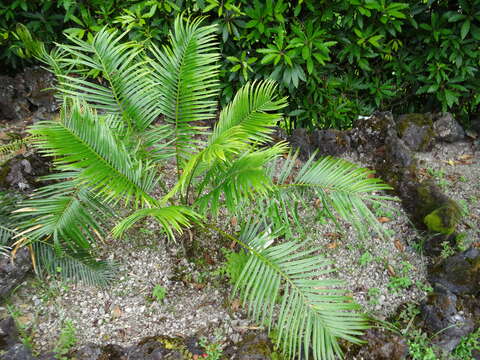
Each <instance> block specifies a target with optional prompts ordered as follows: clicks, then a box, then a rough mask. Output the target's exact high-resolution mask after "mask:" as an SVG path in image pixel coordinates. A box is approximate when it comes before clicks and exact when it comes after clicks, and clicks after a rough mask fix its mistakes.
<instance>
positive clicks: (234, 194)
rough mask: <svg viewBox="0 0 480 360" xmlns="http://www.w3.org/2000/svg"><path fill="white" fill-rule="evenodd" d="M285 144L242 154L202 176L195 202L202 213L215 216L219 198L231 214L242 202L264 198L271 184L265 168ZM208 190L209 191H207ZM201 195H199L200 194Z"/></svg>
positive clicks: (283, 150)
mask: <svg viewBox="0 0 480 360" xmlns="http://www.w3.org/2000/svg"><path fill="white" fill-rule="evenodd" d="M287 148H288V147H287V145H286V144H285V143H278V144H275V145H274V146H272V147H270V148H267V149H265V150H257V151H252V152H245V153H244V154H242V155H241V156H240V157H239V158H237V159H235V160H233V161H231V162H223V163H218V164H217V166H216V167H215V168H212V169H211V170H210V171H209V172H208V173H206V174H205V176H204V180H203V183H202V184H199V185H198V190H197V191H198V192H199V195H200V196H199V197H198V199H197V200H196V202H195V205H196V206H199V208H200V209H202V211H206V209H207V208H208V209H209V210H208V211H209V212H211V213H212V214H214V215H215V214H216V213H217V211H218V208H219V205H220V203H221V199H222V195H223V198H224V201H225V204H226V206H227V208H228V209H229V210H230V211H234V209H235V208H236V207H237V205H238V204H239V203H241V202H242V200H244V199H253V198H254V197H255V196H262V195H267V194H268V192H269V190H272V189H273V183H272V182H271V179H270V177H269V176H268V172H267V164H268V163H269V162H271V161H273V160H274V159H275V158H277V157H278V156H280V155H281V154H283V153H284V152H285V151H286V150H287ZM207 186H208V187H207ZM202 191H204V192H205V193H204V194H203V195H202V194H201V193H200V192H202Z"/></svg>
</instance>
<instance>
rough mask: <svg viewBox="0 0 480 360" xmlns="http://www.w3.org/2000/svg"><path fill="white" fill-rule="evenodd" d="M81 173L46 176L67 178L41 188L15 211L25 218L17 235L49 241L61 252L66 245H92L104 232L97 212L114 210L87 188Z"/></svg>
mask: <svg viewBox="0 0 480 360" xmlns="http://www.w3.org/2000/svg"><path fill="white" fill-rule="evenodd" d="M77 177H78V173H75V172H70V173H61V174H54V175H51V176H48V177H45V179H48V180H63V182H55V183H53V184H51V185H47V186H45V187H43V188H40V189H38V190H37V191H36V192H35V193H34V194H33V195H32V197H31V199H28V200H25V201H24V202H22V203H21V205H20V206H21V207H20V208H19V209H17V210H15V211H14V214H16V217H17V218H18V219H19V220H20V221H21V223H20V225H19V226H18V230H19V232H20V233H19V234H17V237H19V236H25V237H27V238H28V239H29V240H30V241H32V242H38V241H43V242H47V241H48V242H49V243H51V244H52V246H53V247H54V248H55V249H57V252H58V253H59V254H60V253H61V252H62V249H64V248H66V247H68V248H70V249H84V250H88V249H90V248H91V245H92V244H93V243H95V242H96V240H97V239H98V237H100V236H102V234H103V230H102V228H101V227H100V225H99V223H98V222H97V220H96V216H98V215H99V214H102V215H106V214H110V211H109V209H108V208H106V207H105V206H104V205H103V204H102V203H100V202H99V201H98V200H97V199H96V198H95V197H94V196H93V195H92V194H91V192H90V191H88V189H87V188H85V187H81V186H80V184H79V183H78V180H77ZM95 215H96V216H95Z"/></svg>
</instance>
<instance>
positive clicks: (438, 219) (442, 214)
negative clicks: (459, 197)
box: [423, 200, 462, 235]
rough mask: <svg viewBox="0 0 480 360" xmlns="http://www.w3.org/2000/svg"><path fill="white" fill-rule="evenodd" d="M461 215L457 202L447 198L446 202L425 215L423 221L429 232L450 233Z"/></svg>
mask: <svg viewBox="0 0 480 360" xmlns="http://www.w3.org/2000/svg"><path fill="white" fill-rule="evenodd" d="M461 217H462V211H461V209H460V207H459V206H458V204H457V203H456V202H455V201H453V200H449V201H447V203H446V204H444V205H443V206H441V207H439V208H438V209H436V210H434V211H432V212H431V213H430V214H428V215H427V216H425V218H424V219H423V222H424V223H425V225H426V226H427V228H428V230H430V231H431V232H434V233H440V234H444V235H450V234H452V233H453V232H454V231H455V228H456V227H457V225H458V222H459V221H460V219H461Z"/></svg>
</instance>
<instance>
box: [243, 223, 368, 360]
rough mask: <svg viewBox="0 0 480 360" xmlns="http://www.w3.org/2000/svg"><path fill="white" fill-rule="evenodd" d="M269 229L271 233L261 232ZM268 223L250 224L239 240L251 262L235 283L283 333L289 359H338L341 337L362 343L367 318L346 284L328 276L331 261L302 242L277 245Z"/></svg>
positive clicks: (255, 310) (258, 314) (254, 309)
mask: <svg viewBox="0 0 480 360" xmlns="http://www.w3.org/2000/svg"><path fill="white" fill-rule="evenodd" d="M265 226H267V230H265V231H260V228H262V227H265ZM276 235H277V234H272V233H271V232H270V230H269V229H268V225H267V223H266V222H265V221H258V222H257V223H254V222H253V221H249V222H247V224H246V226H244V228H243V229H242V232H241V234H240V237H239V239H238V240H237V241H238V242H239V243H240V244H241V245H242V246H244V247H245V248H246V249H247V250H248V251H249V254H250V256H249V260H248V262H247V264H246V265H245V267H244V268H243V271H242V273H241V275H240V278H239V279H238V281H237V283H236V285H235V292H237V291H238V292H239V294H240V296H241V299H242V300H243V301H244V302H245V303H246V304H248V311H249V313H250V314H251V315H253V316H254V317H255V318H256V319H257V320H258V321H261V322H263V323H265V324H266V325H267V326H268V327H269V328H271V327H273V326H275V327H276V328H277V329H278V340H277V341H278V343H279V344H280V345H282V347H283V350H284V352H285V354H286V355H287V356H288V357H298V358H300V357H301V354H302V353H303V356H304V358H306V359H308V357H309V354H310V352H312V353H313V358H314V359H316V360H320V359H335V358H336V357H337V356H341V353H342V352H341V349H340V346H339V344H338V339H340V338H341V339H345V340H348V341H352V342H355V343H359V340H358V338H357V336H358V335H360V334H361V331H362V330H364V329H365V328H367V322H366V319H365V318H364V317H363V316H362V315H360V314H358V313H357V312H355V310H358V308H359V306H358V305H356V304H355V303H353V302H352V301H351V298H349V297H346V296H344V293H345V291H344V290H340V289H339V287H340V286H342V285H343V284H342V282H340V281H337V280H333V279H329V278H327V277H326V276H327V275H328V274H330V273H331V272H332V269H331V267H330V265H331V264H330V262H329V261H327V260H325V259H324V258H322V257H320V256H318V252H319V250H320V249H312V248H310V247H309V246H308V245H307V244H304V243H301V242H284V243H281V244H277V245H272V244H273V243H274V241H275V236H276Z"/></svg>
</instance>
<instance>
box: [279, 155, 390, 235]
mask: <svg viewBox="0 0 480 360" xmlns="http://www.w3.org/2000/svg"><path fill="white" fill-rule="evenodd" d="M291 157H292V155H290V158H291ZM314 158H315V154H314V155H313V156H312V157H311V158H310V159H309V160H308V161H307V162H306V163H305V165H304V166H303V167H302V168H301V169H300V171H299V172H298V174H297V175H296V176H295V178H294V179H293V181H292V180H291V179H292V172H293V162H292V160H290V161H287V162H285V164H284V166H283V168H282V170H281V172H280V175H279V176H278V178H277V181H276V184H277V190H278V191H277V194H281V195H282V196H280V197H278V198H277V199H278V201H279V202H282V201H283V202H285V201H290V200H291V199H292V198H291V197H292V196H293V197H294V199H298V197H297V195H298V194H302V193H304V192H305V191H306V190H312V191H313V192H314V194H316V196H317V197H318V198H319V199H320V200H321V201H322V204H323V209H322V210H324V211H326V213H327V214H329V216H330V217H331V218H332V219H333V220H334V221H336V216H335V214H336V215H337V216H339V217H340V218H342V219H343V220H345V221H346V222H348V223H351V224H352V225H353V226H354V227H355V228H356V230H357V231H358V233H359V234H360V235H361V236H365V234H366V233H367V232H368V230H369V229H370V228H371V229H374V230H375V231H376V232H377V233H378V234H380V235H385V230H384V229H383V227H382V226H380V224H379V223H378V221H377V219H376V217H375V215H374V214H373V213H372V212H371V211H370V209H369V208H368V204H369V203H371V202H378V201H383V200H390V201H391V200H393V198H392V197H389V196H385V195H380V194H379V193H380V192H382V191H385V190H391V187H390V186H388V185H387V184H385V183H383V182H382V181H381V180H380V179H378V178H374V177H370V176H369V175H370V174H372V173H373V172H372V171H371V170H368V169H364V168H361V167H358V166H357V165H355V164H352V163H350V162H348V161H345V160H342V159H335V158H331V157H325V158H323V159H320V160H314Z"/></svg>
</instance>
